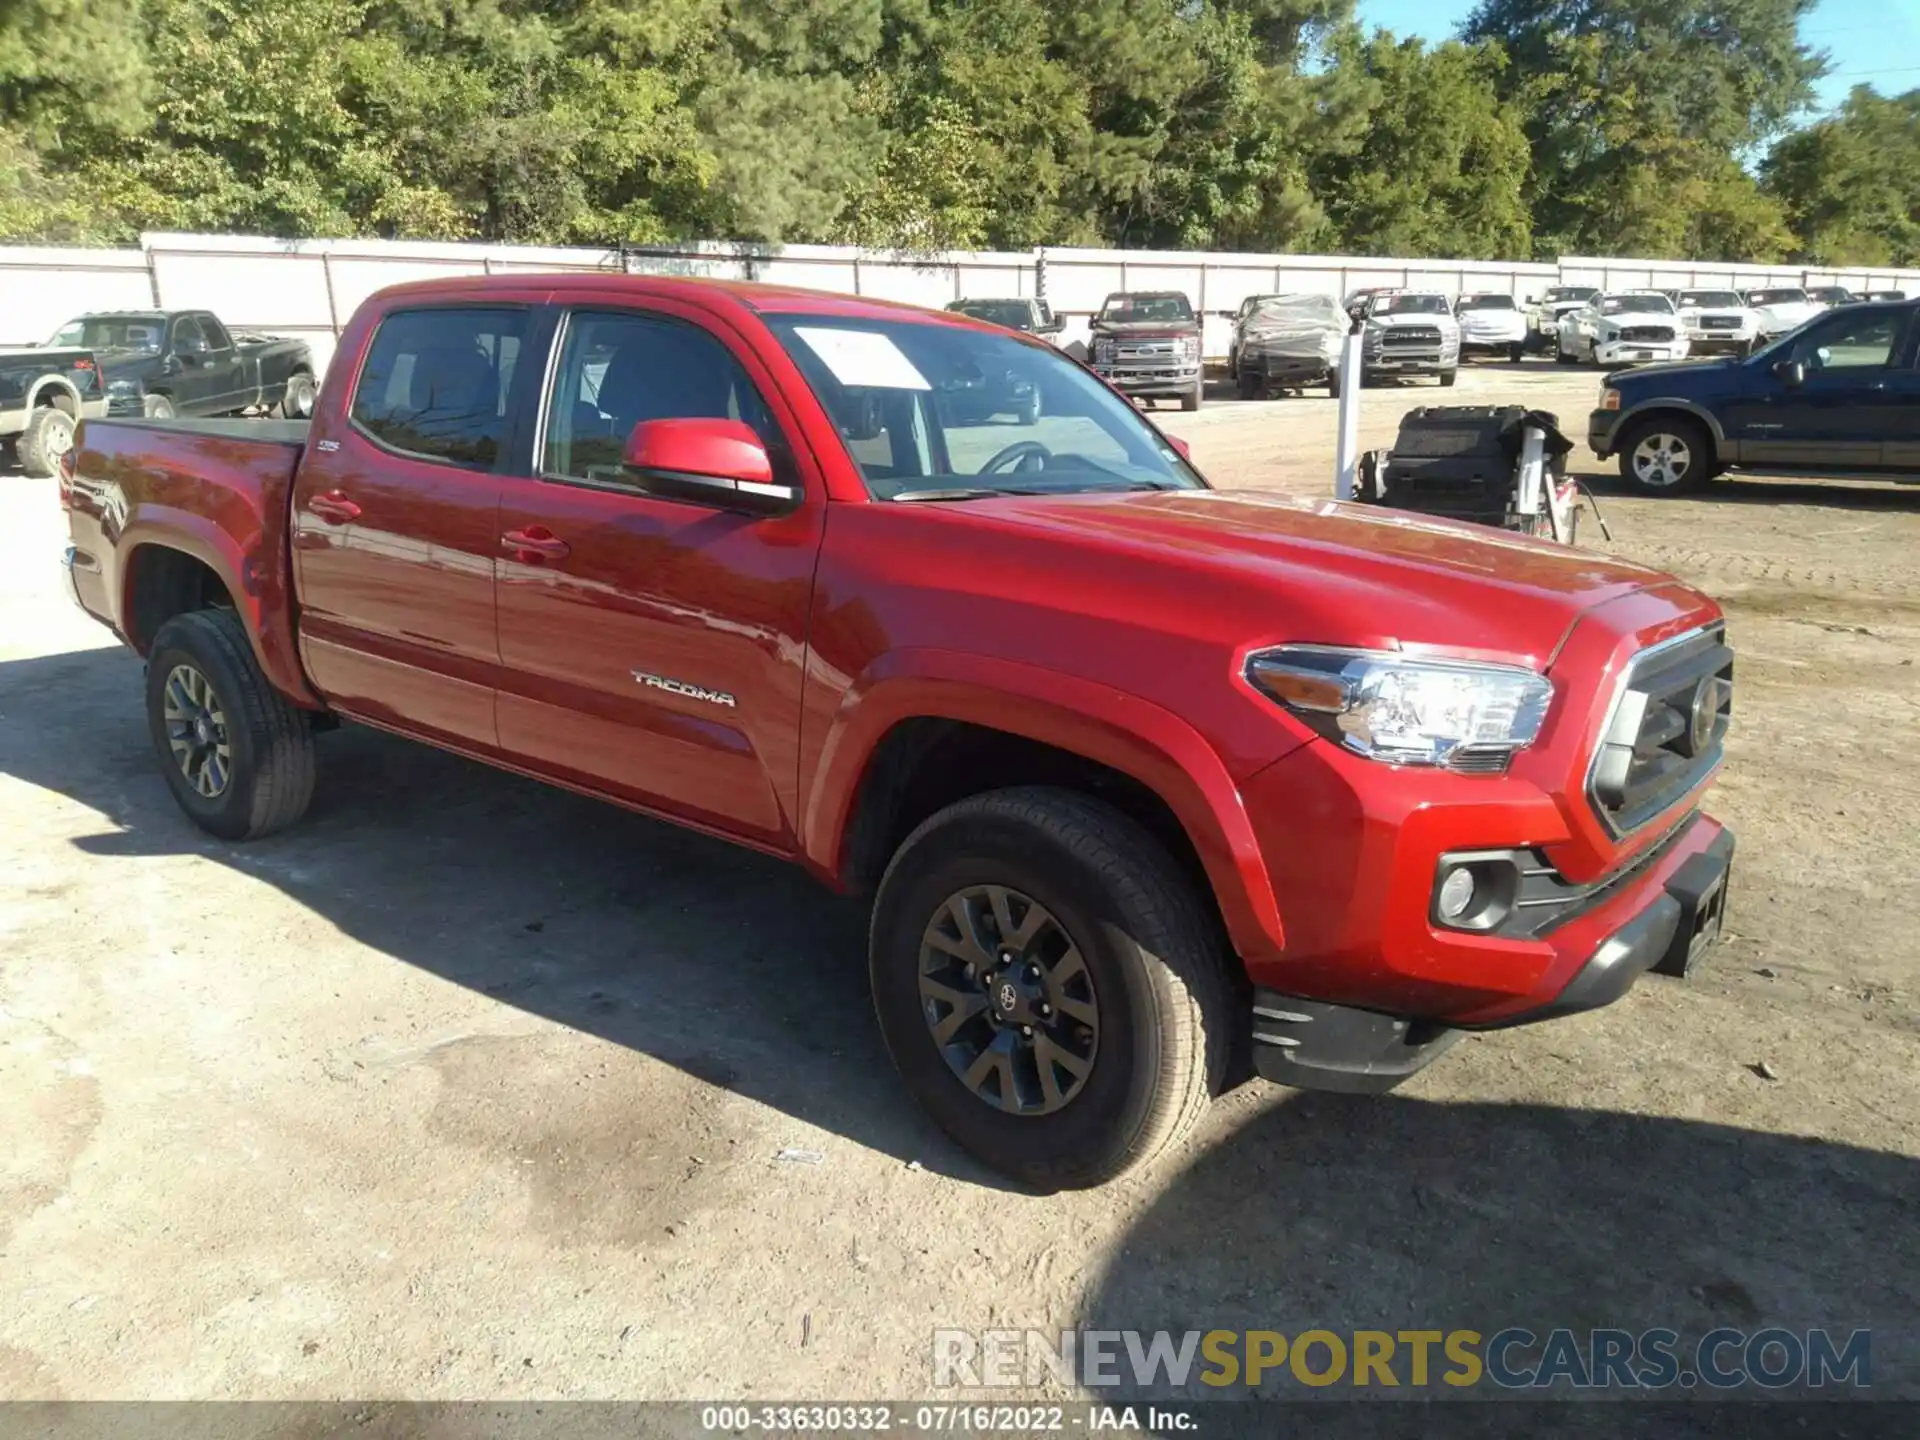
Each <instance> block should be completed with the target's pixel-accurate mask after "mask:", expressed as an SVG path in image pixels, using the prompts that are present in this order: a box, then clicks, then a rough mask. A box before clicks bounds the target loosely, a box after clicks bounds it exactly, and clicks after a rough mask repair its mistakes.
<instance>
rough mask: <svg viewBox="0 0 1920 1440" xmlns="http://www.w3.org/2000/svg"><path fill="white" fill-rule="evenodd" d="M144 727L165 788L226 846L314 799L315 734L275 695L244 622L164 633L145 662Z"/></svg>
mask: <svg viewBox="0 0 1920 1440" xmlns="http://www.w3.org/2000/svg"><path fill="white" fill-rule="evenodd" d="M147 725H148V729H149V730H150V732H151V733H152V736H153V745H154V749H155V750H156V751H158V752H159V756H160V764H161V768H162V770H163V771H164V772H165V774H166V777H167V787H168V788H169V789H170V790H172V791H173V798H174V799H175V800H177V801H178V802H179V804H180V808H181V809H182V810H185V811H186V812H187V816H188V818H189V819H191V820H192V821H193V822H194V823H195V824H196V825H198V826H199V827H200V828H201V829H203V830H206V831H209V832H211V833H212V834H214V835H218V836H219V837H220V838H221V839H223V840H252V839H254V838H256V837H258V836H261V835H268V834H271V833H272V832H273V831H275V830H281V829H284V828H286V827H287V826H289V825H291V824H293V822H294V821H296V820H298V819H299V818H300V817H301V816H302V815H303V814H305V813H306V809H307V804H308V802H309V801H310V800H311V799H312V798H313V726H312V723H311V721H310V720H309V718H308V716H307V713H306V712H305V711H304V710H301V709H300V708H298V707H297V706H295V705H293V704H291V703H289V702H288V701H287V699H286V698H285V697H284V696H282V695H281V694H280V692H279V691H277V690H275V689H274V688H273V685H272V684H271V683H270V682H269V681H268V679H267V677H266V676H265V675H263V674H262V673H261V671H260V666H259V663H258V662H257V661H256V660H255V659H254V658H253V647H252V645H250V644H249V643H248V641H247V632H246V630H245V629H244V628H243V627H242V626H241V624H240V618H239V616H237V615H235V614H234V613H233V611H231V610H194V611H190V612H189V613H187V614H185V615H176V616H174V618H173V619H171V620H169V621H167V623H166V624H164V625H162V626H161V627H160V633H159V634H157V635H155V636H154V637H153V649H152V651H151V652H150V653H149V654H148V656H147Z"/></svg>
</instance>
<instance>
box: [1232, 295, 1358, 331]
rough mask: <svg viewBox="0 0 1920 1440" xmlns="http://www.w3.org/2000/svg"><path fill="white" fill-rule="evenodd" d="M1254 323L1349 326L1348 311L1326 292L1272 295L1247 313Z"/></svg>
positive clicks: (1250, 320) (1343, 327)
mask: <svg viewBox="0 0 1920 1440" xmlns="http://www.w3.org/2000/svg"><path fill="white" fill-rule="evenodd" d="M1248 320H1249V322H1250V323H1251V324H1254V325H1338V326H1340V327H1341V328H1342V329H1345V328H1346V315H1345V313H1344V312H1343V311H1342V310H1341V309H1340V307H1339V306H1338V305H1337V304H1335V303H1334V302H1333V300H1331V299H1330V298H1329V297H1327V296H1325V295H1272V296H1269V297H1268V298H1267V299H1265V300H1262V301H1261V302H1260V303H1259V304H1258V305H1256V306H1254V307H1253V314H1252V315H1250V316H1249V317H1248Z"/></svg>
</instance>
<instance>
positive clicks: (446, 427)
mask: <svg viewBox="0 0 1920 1440" xmlns="http://www.w3.org/2000/svg"><path fill="white" fill-rule="evenodd" d="M536 313H537V312H535V311H534V310H532V309H530V308H526V307H514V306H509V305H499V304H496V305H491V306H488V307H485V308H481V307H474V306H446V307H440V308H423V309H416V310H398V311H395V312H393V313H391V314H389V315H387V316H385V317H384V318H383V319H382V320H381V321H380V323H379V327H378V329H377V330H376V331H375V332H374V335H373V339H372V341H371V343H370V345H369V346H368V348H367V352H366V360H365V362H364V364H362V365H361V367H360V373H359V378H358V380H357V382H356V383H355V386H354V391H353V396H352V399H351V401H350V404H349V411H350V414H349V418H347V419H345V420H344V421H343V420H341V419H340V418H339V417H338V415H337V412H336V413H335V414H334V415H333V416H332V417H331V418H330V419H329V420H328V421H326V422H316V423H317V424H319V425H320V428H317V429H316V430H315V432H314V436H313V438H314V441H315V443H314V444H312V445H310V446H309V447H308V449H307V454H306V459H305V460H304V461H303V462H302V463H301V467H300V470H299V472H298V474H297V476H296V477H295V483H294V496H293V554H294V563H295V564H296V566H297V567H298V572H299V595H300V602H301V613H300V653H301V657H302V659H303V661H304V662H305V664H306V668H307V673H308V674H309V675H310V676H312V677H313V682H314V684H315V685H316V686H317V687H318V688H319V690H320V693H321V694H322V695H324V696H326V698H327V699H328V700H329V701H330V702H331V703H333V704H334V705H335V706H336V707H338V708H339V709H341V710H345V711H347V712H349V713H351V714H354V715H358V716H360V717H361V718H363V719H367V720H372V721H374V722H376V723H379V724H386V725H390V726H393V727H395V728H398V729H402V730H406V731H410V732H417V733H420V734H424V735H428V736H431V737H434V738H439V739H442V740H447V741H452V742H454V743H456V744H469V745H479V746H487V747H491V746H492V745H493V743H494V740H495V730H494V722H493V697H494V673H495V670H496V669H497V667H498V664H499V646H498V639H497V635H496V632H495V627H494V613H493V586H494V580H493V557H494V553H495V551H496V550H497V548H498V539H499V534H500V527H499V524H498V523H497V520H498V511H499V507H500V478H499V474H498V472H499V470H500V469H501V468H502V467H503V466H504V465H505V464H506V462H507V457H508V454H509V453H510V449H511V440H512V436H511V427H510V425H509V417H510V416H511V415H513V414H514V413H516V412H515V408H514V402H512V401H511V400H510V397H511V396H512V393H513V387H514V382H515V380H516V379H519V380H521V381H522V383H523V384H524V385H526V386H527V387H528V388H529V391H530V394H529V396H528V397H527V398H526V399H525V400H523V401H521V402H518V403H520V404H524V405H525V406H526V407H527V408H528V409H529V410H530V409H531V404H532V395H533V394H537V386H538V382H537V380H536V379H534V378H533V377H530V376H526V375H523V374H522V373H521V367H520V365H519V363H518V362H519V360H520V357H521V347H522V343H523V341H525V340H527V339H528V337H529V336H530V334H531V328H530V327H531V322H532V320H533V318H534V316H535V314H536ZM340 369H341V373H343V374H344V373H350V372H349V371H348V370H347V369H346V368H345V367H344V366H343V367H340ZM328 447H334V448H331V449H329V448H328Z"/></svg>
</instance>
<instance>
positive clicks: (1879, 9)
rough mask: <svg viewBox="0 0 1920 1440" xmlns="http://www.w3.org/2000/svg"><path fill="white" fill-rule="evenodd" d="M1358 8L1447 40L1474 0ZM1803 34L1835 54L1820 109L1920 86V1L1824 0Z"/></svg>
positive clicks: (1366, 0)
mask: <svg viewBox="0 0 1920 1440" xmlns="http://www.w3.org/2000/svg"><path fill="white" fill-rule="evenodd" d="M1359 9H1360V19H1361V20H1362V22H1364V23H1365V24H1367V25H1377V26H1379V27H1380V28H1382V29H1385V30H1391V31H1393V32H1394V33H1395V34H1397V35H1420V36H1424V37H1425V38H1427V39H1429V40H1444V39H1446V38H1447V37H1449V36H1450V35H1452V34H1453V32H1454V29H1455V28H1456V27H1457V26H1458V25H1459V23H1460V22H1461V21H1462V20H1463V19H1465V18H1466V16H1467V14H1468V12H1470V11H1471V10H1472V9H1473V0H1359ZM1800 38H1801V39H1802V40H1804V41H1805V42H1806V43H1807V44H1809V45H1814V46H1817V47H1819V48H1820V49H1823V50H1826V51H1828V52H1830V54H1831V64H1832V71H1833V73H1831V74H1829V75H1828V76H1827V78H1826V79H1825V80H1823V81H1821V82H1820V87H1819V91H1820V93H1819V100H1818V101H1817V103H1816V107H1815V108H1816V110H1818V111H1822V112H1824V111H1827V110H1831V109H1832V108H1833V107H1834V106H1836V105H1838V104H1839V103H1840V102H1841V101H1842V100H1844V99H1846V98H1847V92H1848V91H1849V90H1851V89H1852V88H1853V87H1854V86H1855V85H1860V84H1867V85H1872V86H1873V87H1874V88H1875V89H1877V90H1879V91H1880V92H1881V93H1882V94H1883V95H1896V94H1899V93H1900V92H1901V91H1903V90H1911V89H1914V88H1916V87H1920V0H1821V3H1820V4H1819V5H1818V6H1817V7H1816V8H1815V9H1813V10H1811V11H1810V12H1808V14H1807V17H1806V18H1805V19H1804V20H1802V21H1801V22H1800Z"/></svg>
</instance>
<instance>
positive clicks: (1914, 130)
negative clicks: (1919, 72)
mask: <svg viewBox="0 0 1920 1440" xmlns="http://www.w3.org/2000/svg"><path fill="white" fill-rule="evenodd" d="M1765 173H1766V185H1767V189H1768V191H1769V192H1770V193H1771V194H1773V195H1774V196H1776V197H1778V199H1779V201H1780V203H1781V205H1782V206H1783V207H1784V208H1785V210H1786V214H1787V219H1788V221H1789V223H1790V224H1791V225H1792V227H1793V231H1794V234H1795V235H1796V236H1797V237H1798V242H1797V244H1796V245H1795V247H1794V248H1795V253H1796V254H1797V256H1798V257H1799V258H1800V259H1803V260H1806V261H1810V262H1812V263H1814V264H1818V265H1903V266H1904V265H1916V264H1920V90H1909V91H1908V92H1907V93H1906V94H1904V95H1900V96H1895V97H1893V98H1891V99H1889V98H1885V97H1882V96H1880V95H1876V94H1875V93H1874V92H1873V91H1872V90H1870V89H1868V88H1867V87H1866V86H1864V85H1863V86H1860V87H1859V88H1857V89H1855V90H1854V92H1853V93H1852V94H1851V95H1849V96H1848V97H1847V101H1846V103H1845V104H1844V105H1842V106H1841V107H1840V110H1839V112H1838V113H1837V114H1835V115H1833V116H1832V117H1831V118H1829V119H1827V120H1823V121H1821V122H1820V123H1819V124H1817V125H1814V126H1812V127H1810V128H1808V129H1806V130H1803V131H1801V132H1800V133H1799V134H1797V135H1790V136H1788V137H1787V138H1786V139H1785V140H1783V141H1782V142H1781V143H1780V144H1779V145H1778V146H1776V147H1775V148H1774V151H1773V154H1772V155H1770V156H1769V157H1768V159H1767V164H1766V167H1765Z"/></svg>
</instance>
